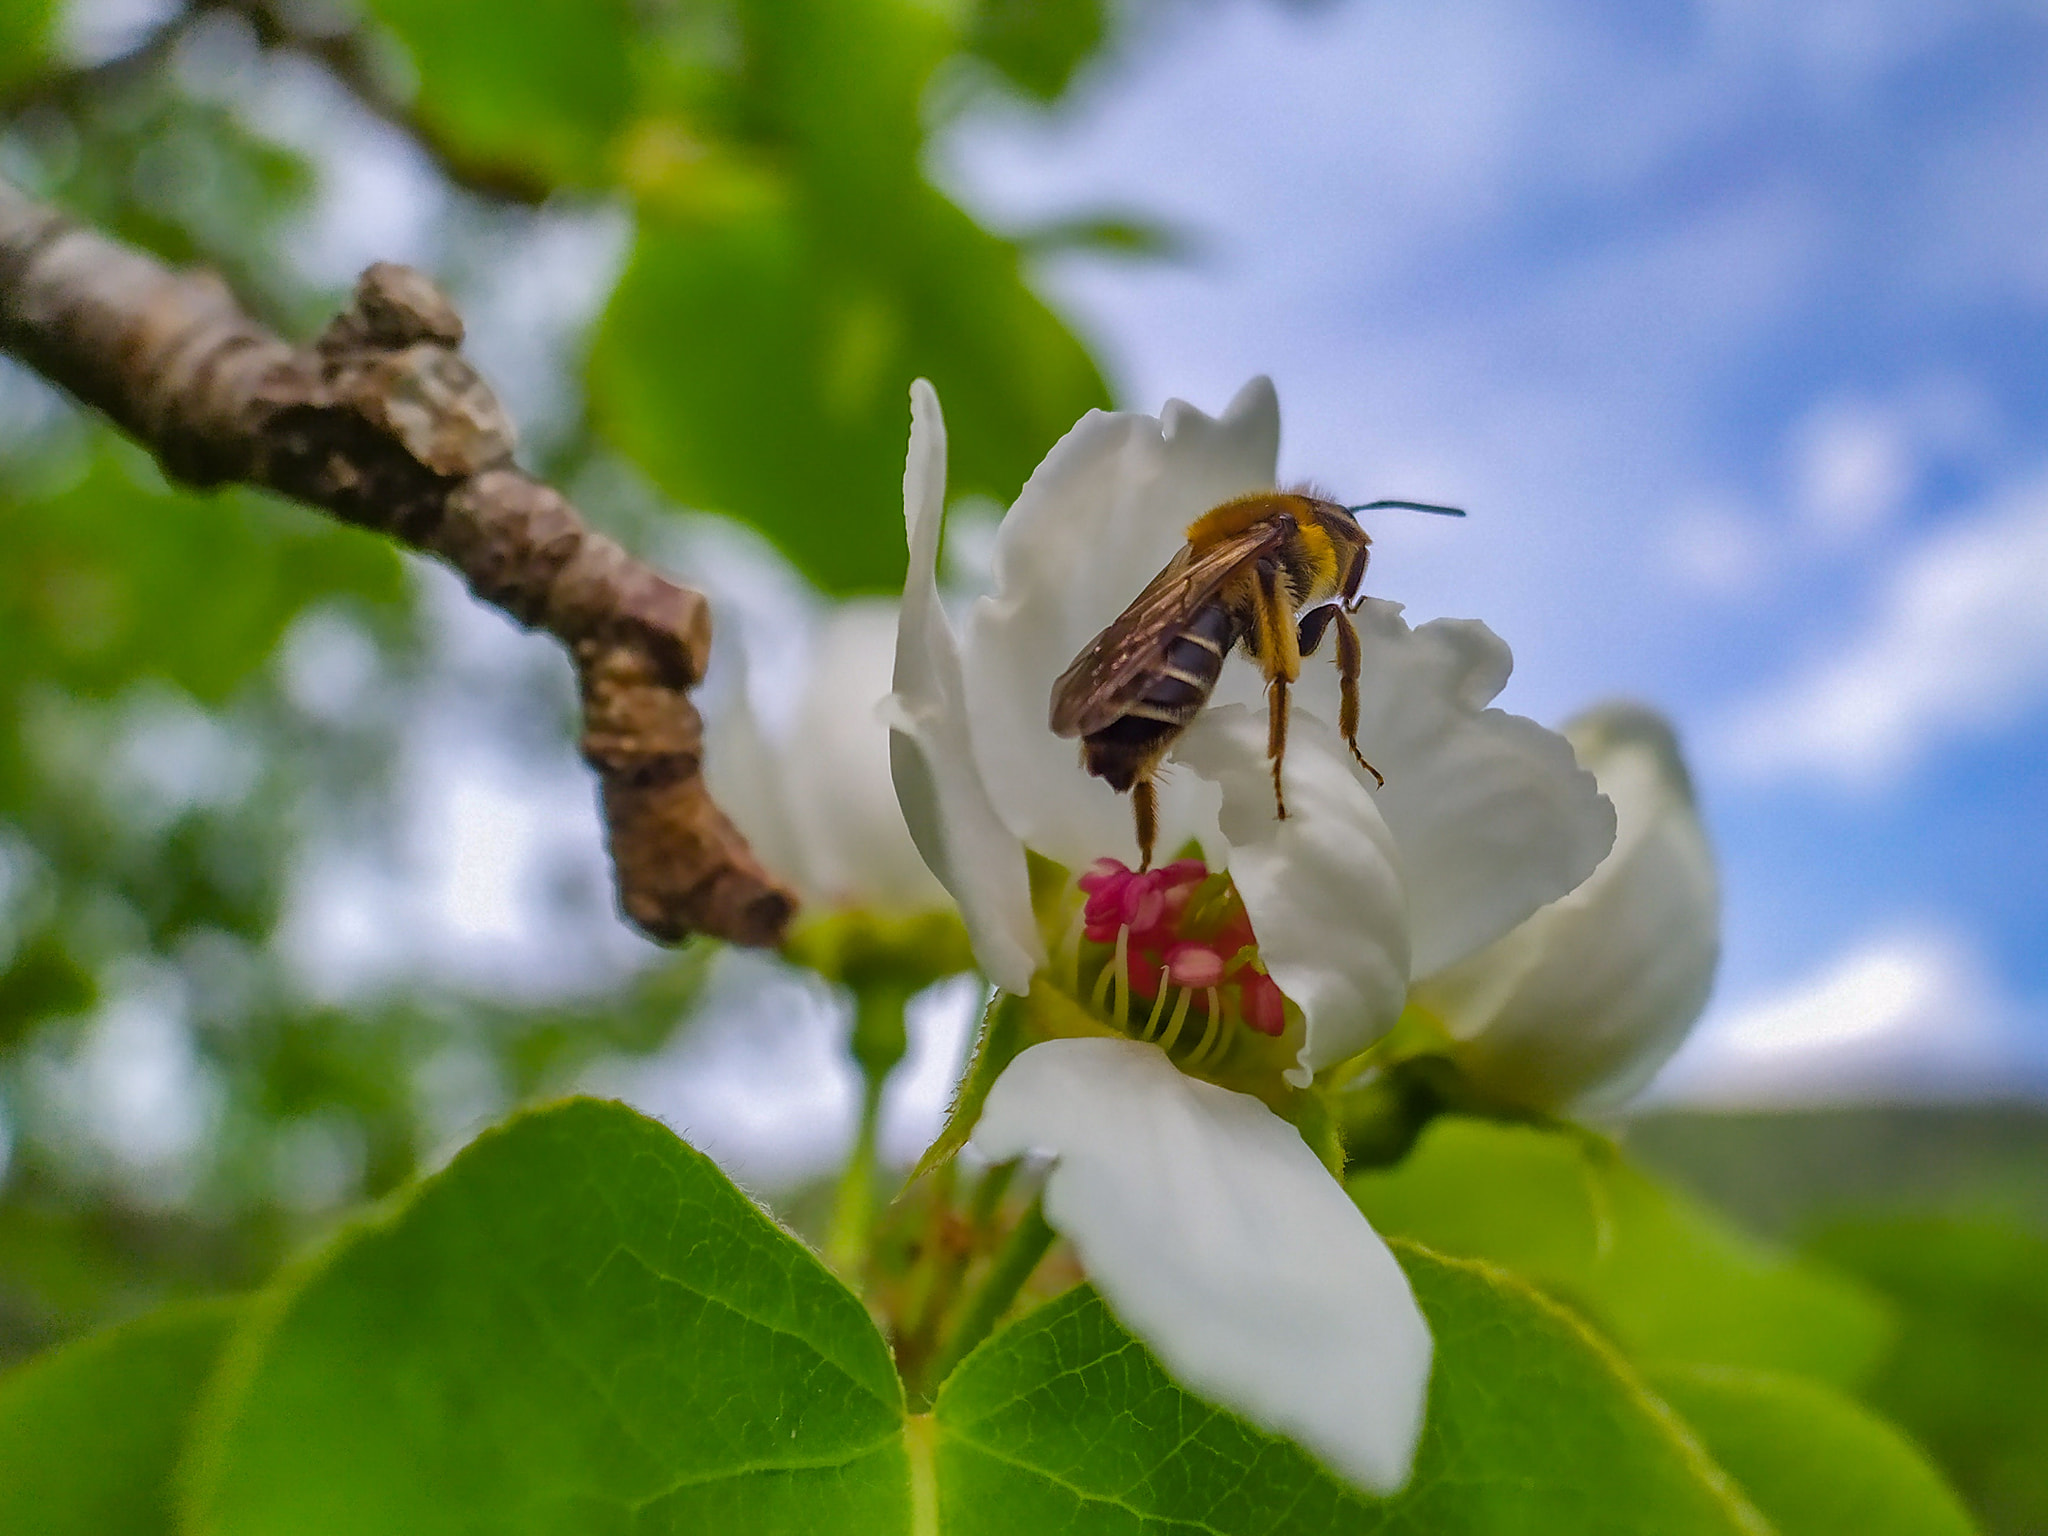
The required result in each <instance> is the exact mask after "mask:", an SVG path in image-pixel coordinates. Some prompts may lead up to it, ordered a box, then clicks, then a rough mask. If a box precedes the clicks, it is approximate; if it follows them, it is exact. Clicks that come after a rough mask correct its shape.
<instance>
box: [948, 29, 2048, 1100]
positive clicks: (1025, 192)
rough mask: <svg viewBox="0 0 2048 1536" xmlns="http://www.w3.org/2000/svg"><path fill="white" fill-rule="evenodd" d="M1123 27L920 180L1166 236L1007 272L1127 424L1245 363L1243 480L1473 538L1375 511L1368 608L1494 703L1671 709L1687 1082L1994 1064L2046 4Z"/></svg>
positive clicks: (2040, 653)
mask: <svg viewBox="0 0 2048 1536" xmlns="http://www.w3.org/2000/svg"><path fill="white" fill-rule="evenodd" d="M1160 10H1161V14H1158V15H1154V16H1152V17H1151V18H1150V19H1149V20H1147V21H1145V22H1144V23H1143V24H1142V26H1141V27H1140V29H1139V30H1138V31H1137V33H1136V34H1135V35H1132V36H1130V37H1127V38H1126V40H1125V42H1124V44H1123V46H1122V47H1121V48H1120V49H1119V50H1118V52H1117V53H1116V54H1115V55H1114V56H1113V57H1112V58H1111V59H1109V60H1108V61H1107V62H1105V63H1104V64H1103V65H1102V66H1100V67H1098V68H1097V69H1096V70H1095V71H1094V72H1093V73H1092V74H1091V75H1090V76H1088V77H1087V78H1086V79H1085V80H1084V81H1083V82H1082V84H1081V86H1080V88H1079V93H1078V99H1077V101H1076V102H1075V103H1073V104H1071V107H1070V109H1069V110H1067V111H1064V112H1063V113H1062V114H1060V115H1059V116H1058V117H1057V118H1050V117H1045V116H1041V115H1039V114H1037V113H1036V112H1034V111H1032V110H1030V109H1026V108H1021V107H1020V108H1017V109H1014V110H1010V111H999V112H995V113H993V114H990V113H980V114H977V115H976V116H975V117H974V118H972V119H971V120H969V121H968V122H967V123H965V124H964V125H963V126H962V127H961V128H960V129H959V130H958V131H956V132H955V133H954V134H953V135H952V136H951V137H950V139H949V140H948V141H947V143H946V144H945V147H944V150H943V152H942V155H941V158H940V160H939V162H938V164H937V165H936V166H935V170H936V172H937V174H938V175H939V176H940V178H941V179H942V180H943V181H944V182H945V183H946V184H947V185H948V186H949V187H951V188H953V189H954V190H955V191H956V192H957V193H959V194H960V195H961V196H962V197H963V198H964V199H965V200H966V201H967V202H968V203H969V204H970V206H972V207H974V208H976V209H977V210H978V211H979V212H980V213H981V214H982V215H983V216H984V217H985V218H987V219H988V220H989V221H990V222H992V223H994V224H996V225H998V226H1002V227H1010V228H1026V227H1029V226H1031V225H1032V224H1034V223H1038V222H1041V221H1049V220H1051V219H1053V218H1056V217H1059V216H1064V215H1069V214H1072V213H1074V212H1076V211H1078V210H1095V209H1111V208H1113V209H1117V210H1126V211H1134V212H1139V213H1142V214H1145V215H1148V216H1151V217H1153V218H1157V219H1160V220H1163V221H1165V222H1167V223H1169V224H1171V225H1173V226H1174V227H1176V228H1178V229H1181V230H1183V231H1185V232H1187V233H1188V234H1189V235H1191V236H1192V240H1193V246H1194V251H1195V254H1194V255H1193V257H1192V258H1191V259H1190V260H1188V261H1186V262H1184V263H1181V264H1178V265H1175V266H1170V267H1161V266H1157V265H1151V264H1145V263H1138V262H1128V261H1119V260H1109V259H1103V258H1095V257H1078V256H1066V257H1060V258H1057V259H1055V260H1053V261H1051V262H1049V263H1048V265H1047V266H1046V267H1045V269H1044V271H1043V273H1042V284H1043V286H1044V288H1045V289H1046V291H1047V292H1048V293H1049V295H1050V296H1052V297H1053V299H1054V300H1055V302H1056V303H1057V304H1058V305H1059V306H1060V307H1061V309H1062V310H1063V311H1064V312H1065V313H1067V314H1068V315H1069V316H1070V317H1071V318H1073V319H1074V320H1075V321H1076V322H1077V323H1078V324H1079V325H1080V327H1081V328H1082V330H1083V331H1084V333H1085V334H1087V335H1088V336H1089V337H1090V338H1091V339H1092V340H1093V341H1094V342H1095V343H1096V344H1097V345H1098V346H1099V348H1100V349H1101V351H1102V352H1103V354H1104V356H1105V357H1106V358H1107V360H1108V363H1109V367H1110V369H1111V372H1112V376H1113V378H1114V380H1115V382H1116V385H1117V387H1118V390H1119V393H1120V395H1121V397H1122V398H1123V399H1124V401H1125V402H1126V403H1128V404H1131V405H1135V406H1140V407H1143V408H1146V409H1156V408H1157V407H1158V405H1159V403H1160V402H1161V401H1162V400H1163V399H1164V398H1166V397H1167V396H1168V395H1181V396H1185V397H1187V398H1189V399H1191V400H1193V401H1195V402H1196V403H1197V404H1200V405H1203V406H1205V407H1208V408H1210V409H1214V408H1216V407H1218V406H1220V405H1221V404H1222V403H1223V402H1224V401H1225V400H1226V399H1227V398H1228V397H1229V395H1230V393H1231V392H1232V391H1233V390H1234V389H1235V388H1236V386H1237V385H1238V384H1240V383H1241V382H1242V381H1243V380H1244V378H1245V377H1246V376H1248V375H1250V374H1252V373H1256V372H1266V373H1270V374H1272V375H1273V376H1274V378H1275V379H1276V380H1277V382H1278V384H1279V386H1280V393H1281V404H1282V414H1283V420H1284V423H1285V439H1284V442H1283V446H1282V470H1283V474H1286V475H1299V476H1304V477H1313V478H1315V479H1316V480H1318V481H1320V482H1323V483H1325V484H1329V485H1332V486H1334V487H1335V488H1337V489H1338V490H1340V491H1341V492H1342V493H1343V494H1344V495H1346V496H1356V497H1358V498H1360V499H1363V498H1366V497H1374V496H1389V495H1398V496H1415V497H1421V498H1425V499H1429V500H1449V501H1457V502H1460V503H1462V504H1464V505H1466V506H1468V507H1470V508H1471V509H1472V512H1473V517H1472V518H1471V520H1470V521H1468V522H1466V523H1464V524H1446V523H1443V522H1439V521H1437V520H1434V519H1423V518H1413V519H1402V518H1401V517H1400V516H1399V514H1391V515H1389V516H1387V517H1386V518H1384V519H1383V520H1382V521H1380V522H1379V523H1378V524H1377V525H1376V526H1375V530H1374V531H1375V537H1376V540H1377V545H1378V548H1377V558H1376V562H1375V566H1374V572H1373V577H1372V582H1373V586H1374V590H1376V591H1377V592H1378V593H1380V594H1381V595H1384V596H1388V597H1392V598H1395V599H1397V600H1400V601H1403V602H1405V603H1407V604H1408V605H1409V607H1410V611H1411V614H1413V615H1414V616H1417V617H1431V616H1435V615H1438V614H1455V615H1463V616H1474V617H1480V618H1484V619H1486V620H1487V621H1488V622H1489V623H1491V624H1492V625H1493V626H1494V627H1495V628H1496V629H1497V630H1499V631H1500V632H1501V634H1503V635H1504V636H1505V637H1506V638H1507V639H1508V640H1509V641H1510V642H1511V643H1512V644H1513V645H1514V647H1515V650H1516V655H1517V662H1518V668H1517V675H1516V678H1515V681H1514V682H1513V683H1512V684H1511V685H1510V688H1509V691H1508V694H1507V695H1506V697H1505V698H1504V700H1503V702H1504V703H1505V704H1506V705H1508V706H1509V707H1511V708H1515V709H1517V710H1520V711H1522V712H1525V713H1529V714H1533V715H1536V716H1537V717H1539V718H1543V719H1548V720H1557V719H1561V718H1562V717H1564V716H1566V715H1568V714H1569V713H1571V712H1572V711H1573V710H1575V709H1577V708H1579V707H1582V706H1583V705H1585V704H1587V703H1590V702H1592V701H1593V700H1595V699H1597V698H1600V697H1603V696H1608V695H1613V694H1630V695H1634V696H1637V697H1641V698H1644V699H1647V700H1649V701H1651V702H1654V703H1656V704H1658V705H1659V706H1661V707H1662V708H1664V709H1665V710H1667V711H1668V712H1669V713H1670V714H1672V715H1673V716H1674V717H1675V718H1676V720H1677V722H1678V723H1679V726H1680V728H1681V730H1682V732H1683V734H1684V736H1685V739H1686V742H1687V745H1688V748H1689V751H1690V754H1691V757H1692V759H1693V762H1694V765H1695V769H1696V771H1697V774H1698V777H1699V780H1700V785H1701V789H1702V793H1703V798H1704V801H1705V805H1706V809H1707V814H1708V816H1709V819H1710V823H1711V827H1712V831H1713V833H1714V836H1715V838H1716V841H1717V844H1718V847H1719V849H1720V852H1721V856H1722V858H1723V861H1724V870H1725V876H1726V885H1727V953H1726V958H1725V961H1724V966H1723V972H1722V978H1721V984H1720V987H1719V989H1718V991H1717V995H1716V1000H1715V1003H1714V1005H1713V1008H1712V1011H1711V1013H1710V1020H1709V1027H1708V1028H1707V1029H1705V1030H1703V1031H1702V1038H1701V1041H1700V1049H1699V1050H1698V1051H1696V1052H1695V1053H1694V1057H1695V1060H1694V1062H1693V1063H1691V1064H1690V1067H1689V1069H1688V1070H1689V1071H1690V1077H1689V1078H1687V1079H1686V1084H1687V1087H1688V1089H1689V1091H1691V1092H1693V1093H1694V1094H1695V1095H1696V1096H1699V1097H1706V1098H1712V1097H1715V1096H1716V1094H1717V1093H1719V1094H1723V1095H1724V1096H1743V1095H1744V1094H1745V1092H1746V1091H1748V1090H1753V1089H1755V1088H1756V1086H1757V1073H1758V1072H1759V1071H1762V1070H1763V1067H1762V1066H1760V1065H1759V1064H1758V1061H1749V1062H1747V1063H1745V1062H1744V1061H1740V1060H1736V1059H1735V1058H1736V1057H1739V1056H1740V1055H1741V1052H1740V1051H1738V1050H1737V1049H1736V1045H1737V1044H1739V1043H1740V1042H1742V1041H1744V1040H1747V1041H1749V1042H1751V1043H1752V1044H1754V1043H1756V1042H1757V1041H1758V1040H1761V1039H1763V1038H1764V1037H1765V1036H1767V1035H1770V1034H1772V1033H1773V1032H1774V1031H1775V1033H1776V1035H1777V1036H1778V1037H1779V1040H1780V1044H1781V1046H1782V1047H1783V1049H1781V1050H1780V1051H1779V1052H1778V1054H1777V1056H1775V1057H1772V1058H1771V1062H1770V1070H1771V1071H1772V1072H1773V1073H1775V1074H1776V1076H1777V1077H1779V1078H1782V1079H1787V1080H1789V1079H1791V1078H1796V1077H1797V1076H1798V1075H1799V1074H1798V1073H1797V1072H1796V1071H1793V1070H1792V1067H1793V1066H1794V1065H1795V1064H1796V1063H1797V1062H1798V1061H1799V1060H1801V1059H1802V1058H1801V1056H1800V1052H1801V1051H1802V1050H1804V1049H1805V1048H1806V1047H1807V1046H1809V1045H1813V1046H1817V1045H1818V1044H1819V1043H1821V1042H1822V1041H1824V1040H1825V1041H1831V1042H1833V1044H1834V1045H1835V1046H1837V1047H1841V1048H1840V1049H1837V1050H1836V1051H1835V1052H1834V1054H1833V1055H1832V1056H1831V1057H1829V1060H1830V1061H1831V1062H1832V1063H1833V1065H1832V1066H1831V1067H1830V1068H1829V1070H1830V1071H1831V1072H1833V1073H1834V1074H1835V1075H1836V1076H1838V1077H1843V1078H1845V1080H1853V1081H1851V1082H1850V1087H1851V1088H1852V1089H1853V1088H1857V1087H1859V1086H1860V1087H1863V1088H1871V1087H1876V1086H1884V1085H1886V1084H1896V1083H1898V1082H1900V1081H1901V1080H1902V1079H1903V1080H1905V1081H1906V1084H1907V1086H1909V1087H1915V1088H1920V1089H1937V1090H1938V1089H1943V1088H1947V1089H1963V1088H1980V1089H1981V1088H1994V1089H1995V1088H1998V1087H2000V1086H2003V1085H2016V1084H2018V1083H2019V1082H2021V1081H2022V1080H2024V1079H2026V1078H2027V1077H2028V1075H2029V1074H2030V1073H2031V1074H2038V1072H2039V1066H2040V1063H2041V1062H2043V1061H2048V944H2044V939H2048V917H2044V913H2048V805H2044V802H2048V433H2044V431H2043V427H2044V425H2048V377H2044V374H2048V368H2044V365H2048V10H2044V9H2043V8H2041V7H2040V6H2038V5H2033V6H2028V5H2020V4H1998V3H1988V0H1987V3H1982V4H1962V3H1957V4H1936V5H1926V4H1909V3H1896V4H1894V3H1869V4H1847V3H1833V4H1829V3H1823V4H1817V5H1800V6H1782V5H1777V4H1772V3H1766V0H1712V3H1704V4H1693V5H1676V4H1665V5H1658V4H1628V5H1622V4H1576V5H1573V4H1563V3H1557V0H1552V3H1548V4H1544V3H1538V4H1515V5H1509V4H1506V3H1500V0H1449V3H1439V4H1434V5H1431V6H1428V7H1396V6H1386V5H1365V4H1351V5H1321V6H1307V7H1301V6H1285V5H1278V4H1272V3H1252V0H1230V3H1216V4H1201V5H1186V6H1180V7H1173V8H1160ZM1765 1025H1769V1026H1770V1029H1765V1028H1764V1026H1765ZM1802 1032H1803V1033H1802ZM1795 1037H1796V1038H1795ZM1717 1041H1718V1042H1719V1043H1720V1044H1719V1045H1718V1046H1717V1045H1716V1042H1717ZM1764 1054H1765V1055H1766V1056H1768V1055H1770V1053H1769V1052H1768V1051H1766V1052H1765V1053H1764ZM1710 1057H1711V1058H1713V1059H1709V1058H1710ZM1814 1059H1816V1060H1818V1059H1819V1054H1818V1053H1817V1054H1816V1055H1815V1058H1814ZM1759 1060H1761V1058H1759ZM1859 1074H1861V1076H1859ZM1866 1078H1867V1079H1868V1082H1865V1081H1863V1080H1864V1079H1866ZM2033 1081H2035V1082H2039V1081H2041V1078H2040V1077H2039V1076H2038V1075H2036V1076H2034V1077H2033ZM1787 1091H1791V1090H1789V1089H1788V1090H1787ZM1751 1096H1753V1095H1751Z"/></svg>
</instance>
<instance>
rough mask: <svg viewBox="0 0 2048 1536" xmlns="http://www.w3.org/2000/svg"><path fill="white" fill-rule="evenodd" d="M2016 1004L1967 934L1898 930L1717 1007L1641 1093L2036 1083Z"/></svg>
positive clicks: (1799, 1096)
mask: <svg viewBox="0 0 2048 1536" xmlns="http://www.w3.org/2000/svg"><path fill="white" fill-rule="evenodd" d="M2014 1015H2015V1010H2014V1008H2013V1007H2012V1005H2011V1004H2010V1003H2009V1002H2008V1001H2006V1000H2005V999H2004V998H2003V997H2001V996H2000V995H1999V993H1998V991H1997V989H1996V987H1995V986H1994V984H1993V983H1992V982H1991V981H1990V980H1989V979H1988V971H1987V967H1986V965H1985V963H1984V961H1983V959H1982V957H1981V956H1979V955H1978V954H1977V953H1976V952H1975V951H1974V950H1973V949H1972V948H1971V947H1970V946H1969V945H1968V944H1966V943H1964V942H1962V941H1961V940H1959V939H1956V938H1954V937H1953V936H1950V935H1945V934H1941V933H1936V932H1928V931H1906V932H1900V933H1895V934H1892V935H1889V936H1885V937H1880V938H1877V939H1874V940H1871V941H1870V942H1868V943H1865V944H1863V945H1861V946H1859V947H1857V948H1855V949H1852V950H1850V951H1849V952H1848V953H1846V954H1843V955H1839V956H1837V957H1836V958H1835V959H1834V960H1832V961H1830V962H1828V963H1827V964H1826V965H1824V966H1822V967H1821V968H1820V969H1819V970H1818V971H1817V972H1815V973H1813V974H1811V975H1809V976H1807V977H1805V978H1803V979H1802V980H1800V981H1797V982H1795V983H1793V984H1792V985H1791V986H1789V987H1787V988H1785V989H1784V990H1783V991H1781V992H1778V993H1775V994H1772V995H1769V996H1765V997H1761V998H1758V999H1756V1000H1754V1001H1752V1002H1750V1003H1749V1004H1747V1005H1746V1006H1741V1007H1736V1008H1732V1009H1725V1010H1716V1011H1715V1012H1714V1013H1712V1014H1710V1015H1709V1016H1708V1018H1707V1019H1706V1020H1705V1021H1704V1022H1702V1024H1701V1025H1700V1027H1699V1028H1698V1029H1697V1030H1696V1031H1695V1032H1694V1033H1693V1035H1692V1038H1691V1039H1689V1040H1688V1041H1687V1042H1686V1044H1685V1046H1684V1048H1683V1049H1682V1050H1681V1051H1680V1052H1679V1053H1678V1055H1676V1056H1674V1057H1673V1058H1672V1059H1671V1062H1670V1064H1669V1065H1668V1066H1666V1067H1665V1068H1664V1070H1663V1072H1662V1073H1661V1074H1659V1076H1658V1078H1657V1080H1656V1081H1655V1082H1654V1083H1653V1084H1651V1086H1650V1089H1649V1091H1648V1092H1647V1093H1645V1094H1644V1096H1643V1099H1642V1100H1641V1102H1642V1103H1643V1104H1644V1105H1646V1106H1649V1105H1669V1104H1689V1105H1699V1106H1703V1107H1712V1108H1722V1109H1728V1108H1742V1107H1766V1106H1771V1107H1783V1106H1790V1105H1817V1104H1842V1103H1867V1102H1874V1101H1897V1100H1913V1099H1951V1098H1967V1097H1974V1096H1981V1095H1987V1094H1988V1095H1999V1094H2013V1093H2020V1092H2027V1091H2032V1090H2038V1088H2039V1087H2040V1085H2041V1074H2040V1072H2039V1070H2038V1066H2037V1065H2035V1064H2031V1063H2030V1062H2029V1060H2028V1057H2027V1053H2026V1052H2025V1050H2024V1049H2023V1048H2022V1046H2021V1045H2020V1043H2019V1042H2020V1038H2021V1037H2020V1035H2019V1033H2018V1032H2017V1030H2016V1028H2015V1023H2016V1021H2015V1017H2014Z"/></svg>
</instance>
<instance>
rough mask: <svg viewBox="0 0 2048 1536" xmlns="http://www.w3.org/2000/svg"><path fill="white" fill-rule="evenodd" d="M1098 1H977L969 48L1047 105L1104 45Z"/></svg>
mask: <svg viewBox="0 0 2048 1536" xmlns="http://www.w3.org/2000/svg"><path fill="white" fill-rule="evenodd" d="M1102 11H1103V6H1102V0H981V3H980V5H978V6H977V7H976V8H975V12H974V18H973V20H972V21H971V22H970V24H969V29H968V45H969V46H970V47H971V48H973V50H974V51H975V52H976V53H978V54H980V55H981V56H982V57H983V58H985V59H987V60H988V61H989V62H990V63H991V64H993V65H995V67H996V68H997V69H1000V70H1001V71H1002V72H1003V74H1004V75H1006V76H1007V77H1008V78H1009V80H1010V81H1011V83H1012V84H1014V85H1016V86H1017V87H1018V88H1019V89H1021V90H1023V91H1026V92H1028V93H1029V94H1031V95H1033V96H1035V97H1037V98H1038V99H1039V100H1040V101H1051V100H1053V99H1054V98H1056V97H1057V96H1059V95H1060V93H1061V92H1063V91H1064V90H1066V88H1067V84H1068V82H1069V81H1071V80H1072V79H1073V78H1074V71H1075V70H1077V69H1079V68H1080V67H1081V63H1082V61H1083V60H1085V59H1086V58H1087V57H1088V55H1089V54H1091V53H1093V52H1094V51H1095V50H1096V48H1097V47H1099V46H1100V45H1101V43H1102V35H1103V32H1104V30H1105V28H1104V17H1103V14H1102Z"/></svg>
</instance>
